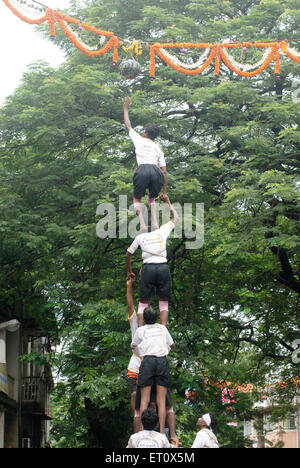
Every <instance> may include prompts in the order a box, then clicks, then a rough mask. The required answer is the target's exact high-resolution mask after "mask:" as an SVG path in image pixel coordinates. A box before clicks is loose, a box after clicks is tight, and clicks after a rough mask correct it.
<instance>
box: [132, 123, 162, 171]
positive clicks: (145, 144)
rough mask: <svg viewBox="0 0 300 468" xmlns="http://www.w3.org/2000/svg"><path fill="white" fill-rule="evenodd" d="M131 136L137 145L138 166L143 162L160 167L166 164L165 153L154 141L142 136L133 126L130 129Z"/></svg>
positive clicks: (135, 145)
mask: <svg viewBox="0 0 300 468" xmlns="http://www.w3.org/2000/svg"><path fill="white" fill-rule="evenodd" d="M129 136H130V138H131V140H132V142H133V144H134V147H135V154H136V160H137V163H138V166H140V165H141V164H155V165H156V166H158V167H165V166H166V161H165V157H164V153H163V152H162V150H161V149H160V147H159V146H158V145H157V144H156V143H155V142H154V141H152V140H149V138H144V137H142V136H141V135H139V134H138V133H137V132H136V131H135V130H134V129H133V128H131V129H130V130H129Z"/></svg>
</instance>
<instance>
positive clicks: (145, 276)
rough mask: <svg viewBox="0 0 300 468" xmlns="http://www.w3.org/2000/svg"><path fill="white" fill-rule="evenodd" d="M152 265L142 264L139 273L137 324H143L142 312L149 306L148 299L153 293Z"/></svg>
mask: <svg viewBox="0 0 300 468" xmlns="http://www.w3.org/2000/svg"><path fill="white" fill-rule="evenodd" d="M152 267H153V265H147V264H143V267H142V270H141V275H140V302H139V306H138V326H139V327H140V326H141V325H143V320H144V319H143V313H144V310H145V309H146V308H147V307H148V306H149V304H150V300H151V298H152V296H153V295H154V286H153V280H152V276H153V268H152Z"/></svg>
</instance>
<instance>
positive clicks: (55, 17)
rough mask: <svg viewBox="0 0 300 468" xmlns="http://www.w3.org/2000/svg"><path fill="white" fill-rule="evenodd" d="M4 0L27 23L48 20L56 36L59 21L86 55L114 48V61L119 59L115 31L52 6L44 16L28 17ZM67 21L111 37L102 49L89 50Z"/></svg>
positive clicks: (117, 40)
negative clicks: (91, 24) (98, 27)
mask: <svg viewBox="0 0 300 468" xmlns="http://www.w3.org/2000/svg"><path fill="white" fill-rule="evenodd" d="M3 1H4V3H5V4H6V6H8V8H10V10H11V11H12V12H13V13H14V14H15V15H16V16H17V17H18V18H20V19H21V20H22V21H25V22H26V23H29V24H42V23H44V22H48V23H49V24H50V34H51V36H52V37H53V36H55V23H56V22H57V23H58V24H59V26H60V27H61V29H62V30H63V32H64V34H65V35H66V36H67V37H68V39H69V40H70V41H71V42H72V43H73V44H74V45H75V47H77V48H78V49H79V50H81V52H83V53H85V54H86V55H88V56H90V57H98V56H101V55H104V54H106V53H107V52H109V51H110V50H111V49H112V48H113V49H114V54H113V61H114V62H117V61H118V46H119V39H118V38H117V37H116V36H114V33H112V32H110V31H103V30H101V29H97V28H95V27H94V26H90V25H88V24H86V23H81V22H80V21H79V20H78V19H74V18H71V17H70V16H67V15H64V14H63V13H60V12H58V11H54V10H52V9H50V8H48V9H47V11H46V13H45V15H44V16H42V17H41V18H38V19H30V18H27V16H24V15H22V13H20V12H19V11H18V10H17V9H16V8H14V7H13V6H12V4H11V3H10V1H9V0H3ZM65 21H66V22H69V23H72V24H76V25H78V26H79V25H80V26H81V28H84V29H86V30H88V31H90V32H92V33H93V34H97V35H99V36H106V37H110V39H109V41H108V42H107V44H106V45H105V46H104V47H103V48H102V49H99V50H96V51H91V50H88V49H87V48H86V47H84V46H83V45H82V44H81V43H80V42H79V41H78V39H76V37H75V35H74V34H73V33H72V31H70V30H69V29H68V28H67V27H66V25H65Z"/></svg>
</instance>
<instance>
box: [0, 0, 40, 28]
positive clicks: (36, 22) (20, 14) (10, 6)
mask: <svg viewBox="0 0 300 468" xmlns="http://www.w3.org/2000/svg"><path fill="white" fill-rule="evenodd" d="M3 2H4V3H5V5H6V6H8V8H9V9H10V10H11V11H12V12H13V13H14V14H15V15H16V16H18V18H20V19H21V20H22V21H25V22H26V23H29V24H42V23H44V22H45V21H47V20H48V15H47V12H46V14H45V15H44V16H42V17H41V18H39V19H30V18H27V16H24V15H22V13H20V12H19V11H18V10H17V9H16V8H14V7H13V6H12V4H11V3H10V2H9V0H3Z"/></svg>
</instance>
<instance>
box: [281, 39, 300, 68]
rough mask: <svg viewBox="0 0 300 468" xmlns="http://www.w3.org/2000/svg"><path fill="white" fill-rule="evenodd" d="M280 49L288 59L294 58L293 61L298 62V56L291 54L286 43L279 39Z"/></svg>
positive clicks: (299, 60)
mask: <svg viewBox="0 0 300 468" xmlns="http://www.w3.org/2000/svg"><path fill="white" fill-rule="evenodd" d="M280 47H281V50H282V52H283V53H284V54H286V55H287V56H288V57H289V58H290V59H292V60H294V61H295V62H298V63H300V57H297V56H296V55H294V54H292V53H291V52H290V51H289V50H288V46H287V43H286V42H285V41H281V43H280Z"/></svg>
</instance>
